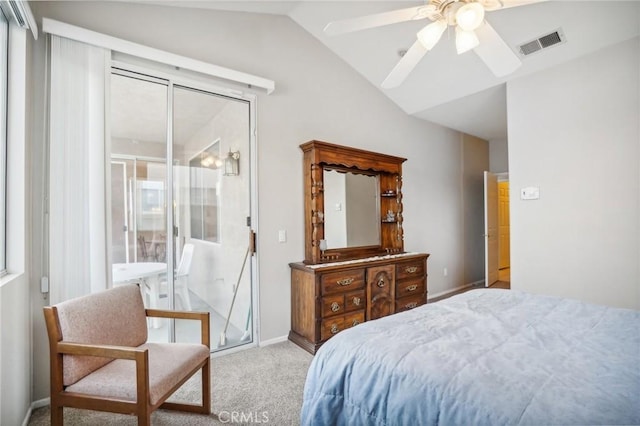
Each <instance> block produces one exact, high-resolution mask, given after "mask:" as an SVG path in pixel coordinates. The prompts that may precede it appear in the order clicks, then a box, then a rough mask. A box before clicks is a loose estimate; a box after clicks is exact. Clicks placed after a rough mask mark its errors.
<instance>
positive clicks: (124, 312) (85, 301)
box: [48, 284, 147, 386]
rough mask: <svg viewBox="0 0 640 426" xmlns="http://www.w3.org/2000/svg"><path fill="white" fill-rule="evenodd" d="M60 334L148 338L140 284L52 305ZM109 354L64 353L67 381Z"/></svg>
mask: <svg viewBox="0 0 640 426" xmlns="http://www.w3.org/2000/svg"><path fill="white" fill-rule="evenodd" d="M52 309H53V311H54V313H55V314H56V315H57V319H58V321H57V323H58V325H59V330H58V332H57V333H55V331H54V334H52V330H48V332H49V339H51V338H52V335H53V336H55V335H58V334H59V336H58V337H59V339H60V340H62V341H66V342H75V343H88V344H107V345H118V346H133V347H136V346H140V345H142V344H143V343H145V342H146V341H147V320H146V313H145V309H144V303H143V300H142V295H141V294H140V287H138V285H137V284H127V285H122V286H118V287H115V288H112V289H110V290H105V291H101V292H99V293H93V294H90V295H87V296H83V297H79V298H76V299H71V300H68V301H65V302H61V303H59V304H57V305H54V306H53V307H52ZM111 361H112V359H110V358H98V357H78V356H73V355H64V357H63V364H64V367H63V376H64V385H65V386H68V385H71V384H73V383H75V382H77V381H78V380H80V379H81V378H83V377H84V376H86V375H87V374H89V373H91V372H92V371H95V370H97V369H98V368H100V367H102V366H104V365H106V364H108V363H109V362H111Z"/></svg>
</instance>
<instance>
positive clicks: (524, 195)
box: [520, 186, 540, 200]
mask: <svg viewBox="0 0 640 426" xmlns="http://www.w3.org/2000/svg"><path fill="white" fill-rule="evenodd" d="M539 198H540V188H539V187H537V186H527V187H526V188H522V189H521V190H520V199H521V200H537V199H539Z"/></svg>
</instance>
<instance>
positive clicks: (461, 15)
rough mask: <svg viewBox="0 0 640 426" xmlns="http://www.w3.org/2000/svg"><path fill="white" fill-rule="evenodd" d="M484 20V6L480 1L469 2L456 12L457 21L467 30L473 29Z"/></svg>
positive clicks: (459, 25)
mask: <svg viewBox="0 0 640 426" xmlns="http://www.w3.org/2000/svg"><path fill="white" fill-rule="evenodd" d="M482 21H484V7H482V5H481V4H480V3H476V2H473V3H467V4H465V5H464V6H462V7H460V8H459V9H458V11H457V12H456V23H457V24H458V27H460V28H462V29H463V30H465V31H473V30H475V29H476V28H478V27H479V26H480V25H481V24H482Z"/></svg>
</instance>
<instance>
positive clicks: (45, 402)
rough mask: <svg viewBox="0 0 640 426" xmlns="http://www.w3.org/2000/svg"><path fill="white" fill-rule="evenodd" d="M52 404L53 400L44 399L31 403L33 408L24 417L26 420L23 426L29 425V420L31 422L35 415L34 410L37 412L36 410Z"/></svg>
mask: <svg viewBox="0 0 640 426" xmlns="http://www.w3.org/2000/svg"><path fill="white" fill-rule="evenodd" d="M50 404H51V398H44V399H39V400H37V401H33V402H32V403H31V406H30V407H29V409H28V410H27V415H26V416H25V417H24V420H23V421H22V426H27V425H28V424H29V420H31V414H32V413H33V410H35V409H36V408H41V407H46V406H47V405H50Z"/></svg>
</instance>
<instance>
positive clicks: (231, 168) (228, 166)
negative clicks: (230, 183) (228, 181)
mask: <svg viewBox="0 0 640 426" xmlns="http://www.w3.org/2000/svg"><path fill="white" fill-rule="evenodd" d="M239 174H240V151H234V152H231V150H230V151H229V154H227V158H225V159H224V175H225V176H238V175H239Z"/></svg>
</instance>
